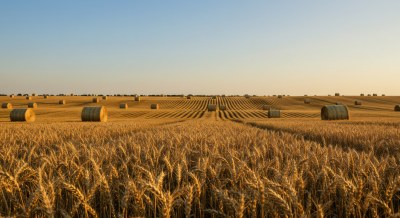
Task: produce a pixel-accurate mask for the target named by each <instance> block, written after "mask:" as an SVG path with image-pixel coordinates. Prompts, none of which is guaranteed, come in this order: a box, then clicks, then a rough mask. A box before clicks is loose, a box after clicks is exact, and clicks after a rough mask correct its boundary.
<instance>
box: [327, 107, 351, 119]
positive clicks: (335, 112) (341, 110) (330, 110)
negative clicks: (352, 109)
mask: <svg viewBox="0 0 400 218" xmlns="http://www.w3.org/2000/svg"><path fill="white" fill-rule="evenodd" d="M321 119H322V120H348V119H349V110H348V109H347V107H346V106H345V105H326V106H324V107H322V109H321Z"/></svg>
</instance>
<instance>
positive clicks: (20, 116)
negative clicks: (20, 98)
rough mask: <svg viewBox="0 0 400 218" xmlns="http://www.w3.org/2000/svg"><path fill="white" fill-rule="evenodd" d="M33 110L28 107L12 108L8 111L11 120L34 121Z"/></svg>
mask: <svg viewBox="0 0 400 218" xmlns="http://www.w3.org/2000/svg"><path fill="white" fill-rule="evenodd" d="M35 120H36V115H35V112H34V111H33V110H32V109H30V108H19V109H14V110H12V111H11V113H10V121H11V122H35Z"/></svg>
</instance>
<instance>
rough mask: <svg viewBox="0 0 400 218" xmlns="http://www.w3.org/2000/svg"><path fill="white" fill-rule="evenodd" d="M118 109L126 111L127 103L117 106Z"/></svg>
mask: <svg viewBox="0 0 400 218" xmlns="http://www.w3.org/2000/svg"><path fill="white" fill-rule="evenodd" d="M119 108H121V109H128V104H127V103H121V104H119Z"/></svg>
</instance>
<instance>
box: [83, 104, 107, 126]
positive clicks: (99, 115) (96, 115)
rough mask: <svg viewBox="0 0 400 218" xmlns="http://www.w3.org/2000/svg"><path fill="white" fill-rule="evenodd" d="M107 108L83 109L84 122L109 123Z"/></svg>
mask: <svg viewBox="0 0 400 218" xmlns="http://www.w3.org/2000/svg"><path fill="white" fill-rule="evenodd" d="M107 119H108V114H107V108H106V107H104V106H101V107H84V108H83V109H82V114H81V120H82V122H107Z"/></svg>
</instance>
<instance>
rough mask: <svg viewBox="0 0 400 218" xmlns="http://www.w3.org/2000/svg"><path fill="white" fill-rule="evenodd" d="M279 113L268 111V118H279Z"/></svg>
mask: <svg viewBox="0 0 400 218" xmlns="http://www.w3.org/2000/svg"><path fill="white" fill-rule="evenodd" d="M280 117H281V111H280V110H277V109H270V110H268V118H280Z"/></svg>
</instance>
